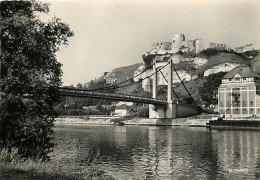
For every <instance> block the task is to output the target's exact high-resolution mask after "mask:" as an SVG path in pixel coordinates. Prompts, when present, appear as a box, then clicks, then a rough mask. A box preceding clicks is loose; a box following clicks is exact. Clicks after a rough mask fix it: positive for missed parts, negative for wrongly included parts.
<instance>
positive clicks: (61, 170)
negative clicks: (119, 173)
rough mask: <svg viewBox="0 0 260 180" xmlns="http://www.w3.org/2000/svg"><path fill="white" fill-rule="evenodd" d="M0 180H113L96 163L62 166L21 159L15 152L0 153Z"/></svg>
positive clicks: (3, 151)
mask: <svg viewBox="0 0 260 180" xmlns="http://www.w3.org/2000/svg"><path fill="white" fill-rule="evenodd" d="M0 179H6V180H34V179H37V180H53V179H55V180H56V179H58V180H81V179H113V178H111V177H110V176H107V175H105V173H104V172H103V171H101V170H100V169H99V168H98V167H97V165H96V161H95V160H93V161H92V162H88V163H86V164H85V165H84V166H78V165H77V164H75V163H71V164H63V163H61V162H56V161H54V160H50V161H47V162H43V161H40V160H37V161H35V160H32V159H26V160H25V159H23V158H21V157H20V156H19V155H18V154H17V150H13V151H12V152H7V150H5V149H4V150H1V151H0Z"/></svg>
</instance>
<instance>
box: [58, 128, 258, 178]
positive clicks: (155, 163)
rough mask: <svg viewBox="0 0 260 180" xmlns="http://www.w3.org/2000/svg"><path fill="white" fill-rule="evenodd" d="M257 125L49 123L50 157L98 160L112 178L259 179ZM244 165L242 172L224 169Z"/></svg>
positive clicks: (70, 160) (66, 160)
mask: <svg viewBox="0 0 260 180" xmlns="http://www.w3.org/2000/svg"><path fill="white" fill-rule="evenodd" d="M259 135H260V132H258V131H218V130H209V129H206V128H197V127H196V128H195V127H194V128H192V127H155V126H152V127H148V126H85V127H76V126H66V127H58V128H56V129H55V141H56V142H57V146H56V148H55V150H54V159H56V160H62V161H63V162H67V163H70V162H74V163H78V164H79V165H80V164H81V163H83V162H86V161H87V159H88V157H87V154H88V151H90V152H92V153H93V156H94V155H95V153H96V152H97V151H98V150H100V155H101V159H100V160H99V161H98V162H99V165H100V167H101V168H102V169H104V170H105V171H106V172H107V174H109V175H112V176H114V177H115V178H116V179H132V178H135V179H232V178H233V177H234V176H239V177H240V178H242V179H259V178H260V176H259V171H260V167H259V163H260V160H259V156H260V152H259V148H260V147H259V140H260V136H259ZM230 169H231V170H237V169H247V170H248V171H247V172H230Z"/></svg>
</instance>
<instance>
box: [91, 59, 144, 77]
mask: <svg viewBox="0 0 260 180" xmlns="http://www.w3.org/2000/svg"><path fill="white" fill-rule="evenodd" d="M141 64H142V63H137V64H133V65H130V66H124V67H119V68H115V69H113V70H112V71H111V72H109V74H108V75H107V77H115V78H117V82H122V81H125V80H127V78H129V79H130V78H132V77H133V76H134V72H135V71H136V69H137V68H138V67H139V66H141ZM104 77H105V76H104V75H103V76H101V77H99V78H97V79H96V80H95V81H94V82H98V81H100V80H102V79H104Z"/></svg>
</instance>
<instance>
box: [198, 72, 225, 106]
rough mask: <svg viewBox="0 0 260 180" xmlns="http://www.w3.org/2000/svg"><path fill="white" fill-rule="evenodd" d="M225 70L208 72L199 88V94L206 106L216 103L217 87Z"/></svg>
mask: <svg viewBox="0 0 260 180" xmlns="http://www.w3.org/2000/svg"><path fill="white" fill-rule="evenodd" d="M225 74H226V72H219V73H216V74H210V75H209V76H208V77H206V81H205V82H204V83H203V85H202V87H200V89H199V95H200V97H201V99H202V100H203V101H204V102H205V104H206V106H208V105H210V104H217V102H218V101H217V94H218V87H219V86H220V85H221V80H222V78H223V76H224V75H225Z"/></svg>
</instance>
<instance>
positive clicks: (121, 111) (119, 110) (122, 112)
mask: <svg viewBox="0 0 260 180" xmlns="http://www.w3.org/2000/svg"><path fill="white" fill-rule="evenodd" d="M129 111H130V107H129V106H127V105H126V104H122V105H120V106H118V107H116V109H115V114H117V115H118V116H127V115H129Z"/></svg>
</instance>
